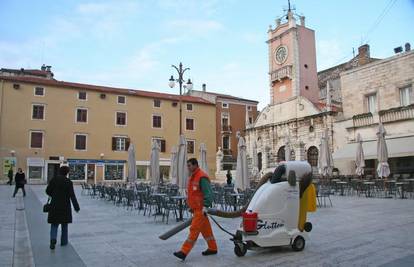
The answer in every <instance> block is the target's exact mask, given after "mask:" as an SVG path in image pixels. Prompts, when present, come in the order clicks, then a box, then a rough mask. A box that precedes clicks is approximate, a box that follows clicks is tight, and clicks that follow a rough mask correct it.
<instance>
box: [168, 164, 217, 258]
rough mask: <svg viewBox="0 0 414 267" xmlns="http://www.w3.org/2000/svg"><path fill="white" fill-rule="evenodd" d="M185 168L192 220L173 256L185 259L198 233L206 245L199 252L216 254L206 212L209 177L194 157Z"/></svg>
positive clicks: (209, 194) (215, 246)
mask: <svg viewBox="0 0 414 267" xmlns="http://www.w3.org/2000/svg"><path fill="white" fill-rule="evenodd" d="M187 168H188V173H191V176H190V179H189V181H188V186H187V194H188V196H187V204H188V206H189V207H190V212H192V213H193V220H192V222H191V226H190V234H189V235H188V238H187V240H185V241H184V244H183V245H182V247H181V250H180V251H177V252H174V256H176V257H177V258H179V259H181V260H185V258H186V257H187V255H188V254H189V253H190V251H191V249H192V248H193V246H194V244H195V242H196V241H197V238H198V235H199V234H200V233H201V234H202V235H203V237H204V239H205V240H206V242H207V245H208V248H207V250H205V251H203V252H202V253H201V254H202V255H203V256H208V255H214V254H217V244H216V240H215V239H214V235H213V231H212V230H211V225H210V221H209V220H208V217H207V213H206V212H207V208H208V207H211V204H212V201H213V193H212V190H211V186H210V179H209V178H208V175H207V174H206V173H204V172H203V171H202V170H201V169H200V168H199V167H198V161H197V159H195V158H191V159H189V160H188V161H187Z"/></svg>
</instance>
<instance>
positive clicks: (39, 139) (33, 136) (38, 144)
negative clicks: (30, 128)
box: [30, 132, 43, 148]
mask: <svg viewBox="0 0 414 267" xmlns="http://www.w3.org/2000/svg"><path fill="white" fill-rule="evenodd" d="M30 147H31V148H42V147H43V132H30Z"/></svg>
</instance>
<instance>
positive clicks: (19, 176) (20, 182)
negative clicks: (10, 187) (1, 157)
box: [13, 168, 26, 197]
mask: <svg viewBox="0 0 414 267" xmlns="http://www.w3.org/2000/svg"><path fill="white" fill-rule="evenodd" d="M14 182H15V184H16V185H15V187H14V193H13V197H15V196H16V194H17V190H19V188H21V189H22V191H23V196H24V197H25V196H26V190H24V185H25V184H26V175H25V174H24V172H23V170H22V168H19V169H18V170H17V173H16V176H15V177H14Z"/></svg>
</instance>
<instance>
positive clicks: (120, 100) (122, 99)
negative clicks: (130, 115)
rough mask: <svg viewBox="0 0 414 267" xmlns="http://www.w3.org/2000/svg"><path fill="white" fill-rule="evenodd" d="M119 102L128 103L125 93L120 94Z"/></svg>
mask: <svg viewBox="0 0 414 267" xmlns="http://www.w3.org/2000/svg"><path fill="white" fill-rule="evenodd" d="M118 104H126V97H125V96H123V95H119V96H118Z"/></svg>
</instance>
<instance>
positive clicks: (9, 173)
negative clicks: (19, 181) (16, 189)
mask: <svg viewBox="0 0 414 267" xmlns="http://www.w3.org/2000/svg"><path fill="white" fill-rule="evenodd" d="M7 177H9V181H8V182H7V184H9V185H10V186H11V185H12V184H13V167H10V169H9V172H8V173H7Z"/></svg>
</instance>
